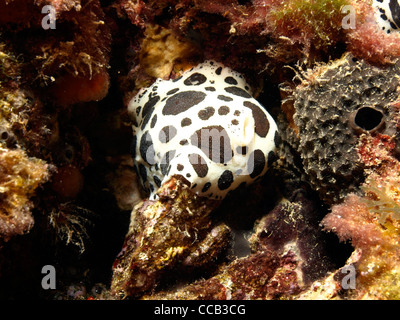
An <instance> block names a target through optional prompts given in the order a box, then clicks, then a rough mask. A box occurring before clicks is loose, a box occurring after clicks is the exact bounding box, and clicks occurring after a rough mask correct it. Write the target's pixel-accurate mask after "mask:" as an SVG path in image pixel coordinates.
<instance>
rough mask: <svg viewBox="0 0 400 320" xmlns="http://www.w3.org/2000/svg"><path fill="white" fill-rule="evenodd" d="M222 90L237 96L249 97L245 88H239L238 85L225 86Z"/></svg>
mask: <svg viewBox="0 0 400 320" xmlns="http://www.w3.org/2000/svg"><path fill="white" fill-rule="evenodd" d="M224 90H225V91H226V92H228V93H230V94H233V95H235V96H239V97H242V98H247V99H249V98H251V95H250V94H249V93H248V92H246V91H245V90H243V89H242V88H239V87H226V88H224Z"/></svg>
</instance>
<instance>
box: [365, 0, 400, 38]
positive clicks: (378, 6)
mask: <svg viewBox="0 0 400 320" xmlns="http://www.w3.org/2000/svg"><path fill="white" fill-rule="evenodd" d="M372 5H373V7H374V8H375V15H376V19H377V22H378V25H379V27H380V28H381V29H382V30H384V31H386V33H391V32H392V31H399V30H400V4H399V1H398V0H373V3H372Z"/></svg>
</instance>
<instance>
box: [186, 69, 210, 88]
mask: <svg viewBox="0 0 400 320" xmlns="http://www.w3.org/2000/svg"><path fill="white" fill-rule="evenodd" d="M206 81H207V78H206V76H205V75H204V74H201V73H198V72H196V73H193V74H192V75H191V76H190V77H189V78H187V79H186V80H185V81H184V82H183V83H184V84H185V85H187V86H198V85H201V84H203V83H204V82H206Z"/></svg>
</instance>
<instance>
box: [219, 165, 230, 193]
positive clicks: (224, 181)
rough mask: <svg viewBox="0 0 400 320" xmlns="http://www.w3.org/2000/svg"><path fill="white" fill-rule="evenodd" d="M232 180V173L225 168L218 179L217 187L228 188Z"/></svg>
mask: <svg viewBox="0 0 400 320" xmlns="http://www.w3.org/2000/svg"><path fill="white" fill-rule="evenodd" d="M232 182H233V174H232V172H231V171H229V170H225V171H224V172H223V173H222V174H221V176H220V177H219V179H218V188H219V189H220V190H226V189H228V188H229V187H230V186H231V184H232Z"/></svg>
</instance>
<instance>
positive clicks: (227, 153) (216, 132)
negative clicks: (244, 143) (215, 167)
mask: <svg viewBox="0 0 400 320" xmlns="http://www.w3.org/2000/svg"><path fill="white" fill-rule="evenodd" d="M190 142H191V144H192V145H194V146H196V147H198V148H200V149H201V151H203V152H204V154H205V155H206V156H207V157H208V158H209V159H210V160H211V161H213V162H216V163H227V162H228V161H229V160H231V159H232V157H233V151H232V149H231V140H230V138H229V134H228V132H227V131H226V130H225V129H224V128H223V127H222V126H209V127H203V128H201V129H199V130H197V131H196V132H195V133H194V134H193V135H192V136H191V137H190Z"/></svg>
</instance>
